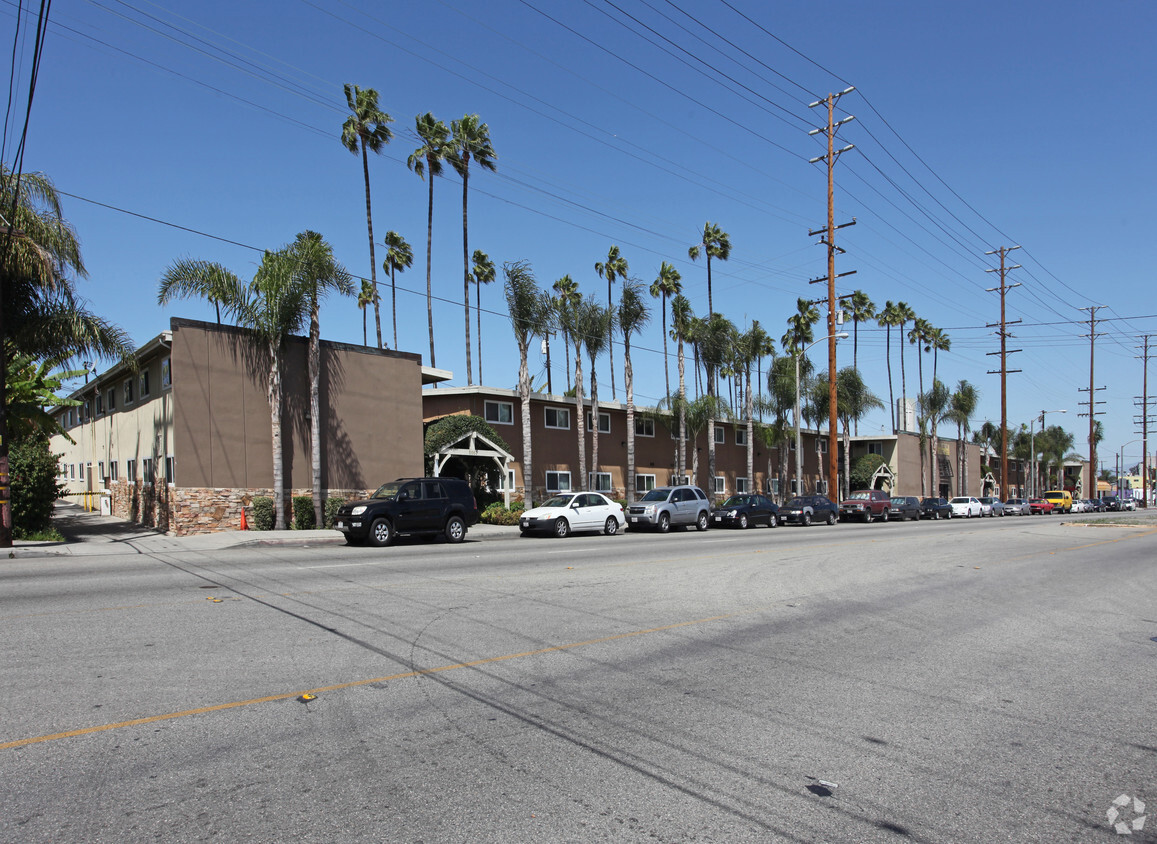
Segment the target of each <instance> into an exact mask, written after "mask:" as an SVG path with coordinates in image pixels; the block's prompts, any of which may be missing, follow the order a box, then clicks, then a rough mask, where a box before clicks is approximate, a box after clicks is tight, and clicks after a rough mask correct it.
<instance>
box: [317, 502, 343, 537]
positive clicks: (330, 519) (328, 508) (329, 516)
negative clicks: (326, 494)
mask: <svg viewBox="0 0 1157 844" xmlns="http://www.w3.org/2000/svg"><path fill="white" fill-rule="evenodd" d="M343 504H345V499H343V498H327V499H326V500H325V504H324V506H323V508H322V520H323V521H324V522H325V529H326V530H333V523H334V522H335V521H337V511H338V510H340V509H341V506H342V505H343Z"/></svg>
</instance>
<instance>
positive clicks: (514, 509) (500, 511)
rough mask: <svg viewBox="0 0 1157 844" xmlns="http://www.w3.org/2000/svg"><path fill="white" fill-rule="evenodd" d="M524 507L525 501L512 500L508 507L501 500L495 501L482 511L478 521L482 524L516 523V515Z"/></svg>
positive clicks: (517, 515)
mask: <svg viewBox="0 0 1157 844" xmlns="http://www.w3.org/2000/svg"><path fill="white" fill-rule="evenodd" d="M525 509H526V503H525V502H523V501H512V502H510V507H509V508H507V506H506V505H505V504H503V503H502V502H501V501H495V502H494V503H493V504H491V505H490V506H488V507H487V508H486V509H485V510H483V511H482V515H481V516H480V517H479V521H481V522H482V524H484V525H508V526H511V525H517V524H518V517H519V516H521V515H522V511H523V510H525Z"/></svg>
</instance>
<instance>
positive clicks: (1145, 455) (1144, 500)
mask: <svg viewBox="0 0 1157 844" xmlns="http://www.w3.org/2000/svg"><path fill="white" fill-rule="evenodd" d="M1152 336H1153V335H1152V334H1146V335H1144V336H1143V337H1142V338H1141V344H1142V345H1141V347H1140V348H1141V355H1140V357H1141V367H1142V369H1141V404H1140V407H1141V419H1140V422H1141V506H1142V507H1148V506H1149V340H1150V339H1151V338H1152Z"/></svg>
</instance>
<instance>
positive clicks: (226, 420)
mask: <svg viewBox="0 0 1157 844" xmlns="http://www.w3.org/2000/svg"><path fill="white" fill-rule="evenodd" d="M172 334H173V348H172V371H173V427H174V431H173V442H174V454H175V458H176V463H177V471H176V476H177V482H178V484H179V486H180V487H181V488H194V489H198V488H202V489H203V488H220V489H251V490H252V489H268V488H270V487H271V486H272V484H273V455H272V437H271V425H270V412H269V404H268V400H267V398H266V387H265V384H266V376H267V373H268V364H267V362H266V359H265V357H264V355H263V354H262V352H261V351H260V350H255V349H254V348H253V347H252V345H251V344H250V342H249V339H248V337H247V335H246V334H245V333H243V332H242V331H241V330H239V329H236V328H233V327H231V326H217V325H214V324H212V323H203V322H194V321H191V320H181V319H174V320H173V321H172ZM307 350H308V341H307V340H306V338H303V337H293V338H290V339H289V341H288V342H287V344H286V349H285V356H284V366H283V391H284V408H283V412H282V416H281V426H282V451H283V461H284V472H285V484H286V487H289V488H294V489H308V488H309V487H310V486H311V485H312V479H311V464H310V454H309V420H308V412H309V381H308V368H307ZM421 380H422V377H421V358H420V357H419V356H418V355H412V354H408V353H404V352H393V351H383V350H377V349H372V348H366V347H362V346H353V345H349V344H344V343H331V342H327V341H324V340H323V341H322V343H321V381H320V402H321V408H322V418H321V431H322V436H321V439H322V443H323V448H322V467H321V468H322V481H321V484H322V487H323V488H334V489H373V488H376V487H377V486H378V484H380V483H381V482H382V481H385V480H391V479H393V478H397V477H406V476H413V475H421V474H422V397H421V396H422V389H421V386H422V385H421Z"/></svg>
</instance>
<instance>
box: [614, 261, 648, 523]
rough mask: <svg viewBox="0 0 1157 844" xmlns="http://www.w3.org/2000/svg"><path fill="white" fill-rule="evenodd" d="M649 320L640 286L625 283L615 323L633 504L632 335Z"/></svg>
mask: <svg viewBox="0 0 1157 844" xmlns="http://www.w3.org/2000/svg"><path fill="white" fill-rule="evenodd" d="M650 319H651V314H650V312H649V311H648V310H647V303H646V302H645V301H644V300H643V287H642V285H640V284H639V283H638V282H635V281H624V282H623V289H622V292H621V294H620V299H619V312H618V322H619V331H621V332H622V333H623V359H624V362H623V390H625V391H626V393H627V503H633V502H634V500H635V375H634V370H633V369H632V368H631V335H632V334H637V333H639V332H640V331H642V329H643V327H644V326H645V325H646V324H647V323H648V322H649V321H650Z"/></svg>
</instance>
